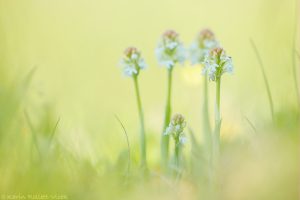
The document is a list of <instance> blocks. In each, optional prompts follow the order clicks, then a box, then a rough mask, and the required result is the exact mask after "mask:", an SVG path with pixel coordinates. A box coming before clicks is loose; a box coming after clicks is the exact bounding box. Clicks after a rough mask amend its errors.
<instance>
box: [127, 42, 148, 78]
mask: <svg viewBox="0 0 300 200" xmlns="http://www.w3.org/2000/svg"><path fill="white" fill-rule="evenodd" d="M121 67H122V68H123V72H124V74H125V75H126V76H137V75H138V74H139V72H140V70H141V69H145V68H146V63H145V60H144V59H143V58H142V57H141V52H140V51H139V50H138V49H137V48H135V47H128V48H127V49H126V50H125V51H124V57H123V58H122V60H121Z"/></svg>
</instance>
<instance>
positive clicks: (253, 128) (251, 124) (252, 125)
mask: <svg viewBox="0 0 300 200" xmlns="http://www.w3.org/2000/svg"><path fill="white" fill-rule="evenodd" d="M244 119H245V120H246V122H247V123H248V124H249V125H250V127H251V128H252V130H253V131H254V133H257V129H256V128H255V126H254V124H253V123H252V122H251V121H250V120H249V118H248V117H246V116H244Z"/></svg>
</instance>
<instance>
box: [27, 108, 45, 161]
mask: <svg viewBox="0 0 300 200" xmlns="http://www.w3.org/2000/svg"><path fill="white" fill-rule="evenodd" d="M24 115H25V118H26V121H27V123H28V125H29V128H30V130H31V133H32V140H33V144H34V146H35V147H36V150H37V152H38V155H39V158H41V156H42V155H41V151H40V148H39V144H38V141H37V134H36V131H35V129H34V127H33V124H32V122H31V120H30V117H29V115H28V113H27V111H26V110H25V111H24Z"/></svg>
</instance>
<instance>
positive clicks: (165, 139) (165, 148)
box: [161, 67, 173, 167]
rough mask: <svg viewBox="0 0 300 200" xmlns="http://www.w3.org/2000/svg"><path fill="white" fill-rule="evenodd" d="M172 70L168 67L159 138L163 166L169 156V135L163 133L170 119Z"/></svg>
mask: <svg viewBox="0 0 300 200" xmlns="http://www.w3.org/2000/svg"><path fill="white" fill-rule="evenodd" d="M172 71H173V67H171V68H170V69H168V86H167V87H168V88H167V102H166V108H165V120H164V126H163V132H162V140H161V159H162V165H163V167H166V166H167V164H168V158H169V136H168V135H164V132H165V130H166V128H167V126H168V125H169V123H170V119H171V92H172Z"/></svg>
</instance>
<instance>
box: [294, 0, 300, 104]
mask: <svg viewBox="0 0 300 200" xmlns="http://www.w3.org/2000/svg"><path fill="white" fill-rule="evenodd" d="M295 4H296V5H295V6H296V7H295V24H294V31H293V37H292V39H293V40H292V41H293V43H292V67H293V78H294V84H295V90H296V95H297V103H298V106H300V94H299V87H298V77H297V63H296V59H297V58H296V55H295V54H296V53H297V52H296V50H297V46H296V43H297V28H298V0H296V1H295ZM298 56H299V55H298Z"/></svg>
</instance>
